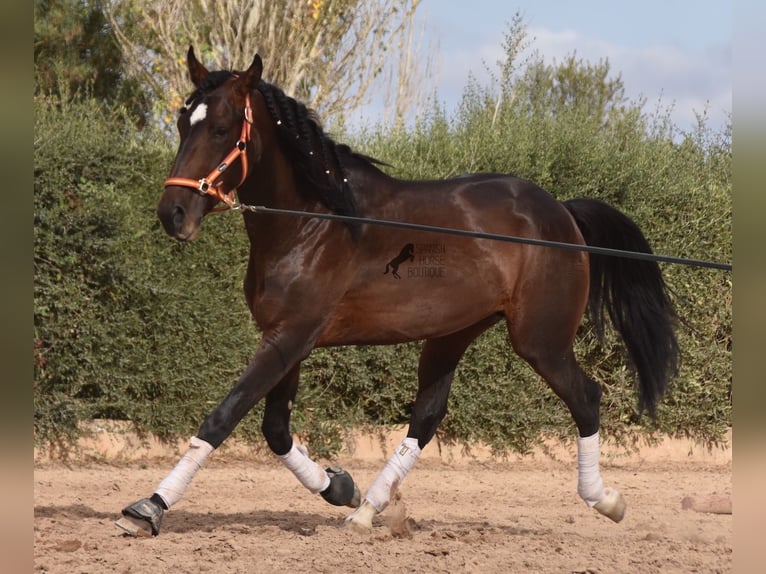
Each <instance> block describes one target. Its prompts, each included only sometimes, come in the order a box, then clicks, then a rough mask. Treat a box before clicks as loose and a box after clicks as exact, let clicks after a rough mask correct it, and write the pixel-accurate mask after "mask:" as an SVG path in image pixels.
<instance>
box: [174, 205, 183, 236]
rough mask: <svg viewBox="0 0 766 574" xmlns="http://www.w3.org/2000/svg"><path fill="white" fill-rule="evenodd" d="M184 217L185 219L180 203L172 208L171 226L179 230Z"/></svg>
mask: <svg viewBox="0 0 766 574" xmlns="http://www.w3.org/2000/svg"><path fill="white" fill-rule="evenodd" d="M185 219H186V210H185V209H184V208H183V207H181V206H180V205H176V206H175V207H174V208H173V228H174V229H175V230H176V231H178V230H180V229H181V228H182V227H183V225H184V220H185Z"/></svg>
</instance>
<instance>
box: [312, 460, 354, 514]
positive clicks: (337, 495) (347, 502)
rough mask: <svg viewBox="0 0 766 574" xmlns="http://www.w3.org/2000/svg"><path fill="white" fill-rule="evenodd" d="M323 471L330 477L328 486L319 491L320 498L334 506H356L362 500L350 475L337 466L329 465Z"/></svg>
mask: <svg viewBox="0 0 766 574" xmlns="http://www.w3.org/2000/svg"><path fill="white" fill-rule="evenodd" d="M325 472H327V476H329V477H330V486H328V487H327V488H326V489H324V490H323V491H322V492H320V494H321V495H322V498H324V499H325V500H326V501H327V502H329V503H330V504H333V505H335V506H350V507H351V508H356V507H358V506H359V504H360V503H361V502H362V495H361V494H360V493H359V489H358V488H357V487H356V484H355V483H354V479H353V478H351V475H350V474H349V473H348V472H346V471H345V470H343V469H342V468H340V467H339V466H331V467H330V468H327V469H325Z"/></svg>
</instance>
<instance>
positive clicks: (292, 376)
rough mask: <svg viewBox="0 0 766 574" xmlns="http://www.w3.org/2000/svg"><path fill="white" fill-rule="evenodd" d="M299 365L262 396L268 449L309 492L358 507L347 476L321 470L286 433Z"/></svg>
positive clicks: (337, 503)
mask: <svg viewBox="0 0 766 574" xmlns="http://www.w3.org/2000/svg"><path fill="white" fill-rule="evenodd" d="M299 371H300V366H299V365H296V366H295V367H294V368H293V369H292V370H291V371H290V372H289V373H288V374H287V376H286V377H285V378H284V379H283V380H282V381H281V382H280V383H279V384H278V385H277V386H276V387H274V388H273V389H272V390H271V391H270V392H269V394H268V395H266V408H265V410H264V414H263V425H262V427H261V428H262V431H263V436H264V437H265V438H266V443H267V444H268V445H269V448H270V449H271V451H272V452H273V453H274V454H275V455H277V458H279V460H280V461H282V463H283V464H284V465H285V467H287V469H288V470H290V472H292V473H293V474H294V475H295V477H296V478H297V479H298V481H299V482H300V483H301V484H302V485H303V486H305V487H306V488H307V489H308V490H309V492H311V493H312V494H317V493H319V494H321V495H322V497H323V498H324V499H325V500H326V501H327V502H329V503H330V504H333V505H335V506H350V507H352V508H356V507H357V506H359V502H360V498H361V496H360V493H359V489H358V488H357V487H356V484H355V483H354V480H353V478H351V475H350V474H349V473H348V472H346V471H345V470H343V469H342V468H340V467H330V468H327V469H323V468H322V467H321V466H319V465H318V464H317V463H316V462H314V461H313V460H311V458H309V456H308V451H307V450H306V448H305V447H303V446H301V445H296V444H295V443H294V441H293V438H292V433H291V432H290V415H291V413H292V408H293V402H294V401H295V394H296V392H297V390H298V379H299Z"/></svg>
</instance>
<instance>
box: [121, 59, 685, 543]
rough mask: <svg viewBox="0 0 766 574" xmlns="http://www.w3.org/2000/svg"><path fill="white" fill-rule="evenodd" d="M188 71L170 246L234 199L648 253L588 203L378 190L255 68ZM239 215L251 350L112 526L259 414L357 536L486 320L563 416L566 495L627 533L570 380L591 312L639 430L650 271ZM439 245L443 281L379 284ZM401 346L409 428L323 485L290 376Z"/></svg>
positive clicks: (590, 412)
mask: <svg viewBox="0 0 766 574" xmlns="http://www.w3.org/2000/svg"><path fill="white" fill-rule="evenodd" d="M187 64H188V69H189V75H190V78H191V81H192V83H193V84H194V86H195V89H194V91H193V93H192V94H191V96H190V97H189V98H188V100H187V101H186V105H185V107H184V108H183V109H182V110H181V113H180V115H179V117H178V122H177V127H178V131H179V134H180V143H179V147H178V152H177V155H176V158H175V161H174V163H173V166H172V168H171V171H170V175H169V178H168V179H167V181H166V182H165V190H164V193H163V195H162V197H161V199H160V201H159V205H158V208H157V213H158V216H159V219H160V220H161V222H162V225H163V226H164V228H165V230H166V231H167V233H168V234H169V235H171V236H172V237H174V238H175V239H177V240H179V241H191V240H193V239H194V238H195V237H196V236H197V235H198V233H199V231H200V226H201V224H202V221H203V218H204V217H205V216H206V215H207V214H208V213H210V212H212V211H215V210H217V209H219V207H217V206H219V204H220V203H221V202H223V203H224V204H225V205H224V208H226V207H227V206H228V207H237V203H236V202H237V199H236V197H238V198H239V201H241V202H242V204H243V205H244V204H245V203H246V202H247V204H257V205H264V206H268V207H271V208H277V209H285V210H297V211H302V212H306V213H324V214H341V215H346V216H356V217H364V218H377V219H385V220H400V221H407V222H412V223H417V224H423V225H431V226H440V227H449V228H458V229H470V230H476V231H481V232H486V233H493V234H507V235H515V236H521V237H529V238H541V239H545V240H552V241H558V242H567V243H574V244H578V245H594V246H604V247H610V248H616V249H624V250H629V251H640V252H646V253H651V249H650V247H649V244H648V243H647V240H646V238H645V237H644V235H643V234H642V232H641V230H640V229H639V228H638V227H637V225H636V224H635V223H634V222H633V221H631V220H630V219H629V218H628V217H627V216H625V215H624V214H622V213H621V212H620V211H618V210H617V209H615V208H613V207H611V206H609V205H607V204H606V203H603V202H601V201H597V200H592V199H575V200H569V201H563V202H561V201H558V200H556V199H555V198H554V197H553V196H551V195H550V194H549V193H548V192H546V191H544V190H543V189H541V188H540V187H538V186H537V185H535V184H534V183H532V182H530V181H526V180H524V179H521V178H518V177H514V176H512V175H504V174H494V173H481V174H473V175H467V176H465V175H463V176H459V177H455V178H452V179H447V180H443V181H406V180H401V179H395V178H393V177H390V176H388V175H386V174H385V173H384V172H383V171H382V170H381V169H380V168H379V167H378V166H379V165H380V162H378V161H377V160H375V159H373V158H371V157H368V156H365V155H363V154H361V153H358V152H355V151H353V150H352V149H351V148H350V147H349V146H346V145H341V144H338V143H336V142H335V141H334V140H333V139H332V138H331V137H330V136H329V135H328V134H327V133H325V131H324V130H323V129H322V127H321V126H320V124H319V122H318V121H317V119H316V117H315V116H314V115H313V113H312V112H310V111H309V110H308V109H307V108H306V106H305V105H304V104H302V103H300V102H298V101H296V100H295V99H293V98H291V97H289V96H287V95H286V94H285V93H284V92H283V91H282V90H280V89H279V88H278V87H276V86H274V85H272V84H270V83H268V82H267V81H265V80H263V79H262V77H261V76H262V71H263V63H262V61H261V58H260V56H259V55H257V54H256V56H255V58H254V59H253V62H252V64H251V65H250V67H249V68H248V69H247V70H245V71H208V70H207V69H206V68H205V67H204V65H203V64H201V63H200V62H199V61H198V60H197V58H196V56H195V54H194V50H193V48H190V49H189V51H188V54H187ZM510 143H511V142H509V145H510ZM235 190H237V193H238V196H235ZM243 217H244V225H245V229H246V230H247V234H248V237H249V240H250V253H249V261H248V266H247V273H246V275H245V279H244V293H245V297H246V299H247V304H248V306H249V309H250V311H251V313H252V317H253V319H254V321H255V322H256V324H257V326H258V328H259V329H260V331H261V333H262V339H261V341H260V343H259V344H258V346H257V348H256V349H255V353H254V355H253V357H252V360H251V361H250V363H249V365H248V366H247V368H246V369H245V371H244V372H243V373H242V375H241V376H240V378H239V380H238V381H237V382H236V384H235V385H234V386H233V388H232V389H231V391H230V392H229V393H228V395H227V396H226V397H225V398H224V399H223V402H221V403H220V405H219V406H217V407H216V408H215V409H214V410H213V411H212V412H211V413H210V414H209V415H208V416H207V417H206V418H205V420H204V421H203V422H202V425H201V426H200V428H199V431H198V433H197V435H196V436H194V437H192V439H191V443H190V447H189V449H188V451H187V452H186V453H185V454H184V456H183V457H182V458H181V459H180V461H179V462H178V463H177V465H176V466H175V467H174V468H173V470H172V471H171V472H170V473H169V474H168V475H167V476H166V478H165V479H164V480H162V481H161V483H160V484H159V485H158V486H157V488H156V489H155V491H154V492H153V494H152V495H151V496H150V497H149V498H143V499H141V500H138V501H137V502H135V503H133V504H131V505H129V506H127V507H126V508H125V509H123V511H122V515H123V516H122V518H120V519H119V520H118V521H117V522H118V526H120V527H121V528H123V529H124V530H125V531H127V532H128V533H130V534H134V535H142V536H150V535H157V534H159V532H160V528H161V524H162V519H163V516H164V514H165V512H166V511H167V510H168V509H169V508H170V507H172V506H173V505H174V504H175V503H176V502H178V501H179V500H180V499H181V497H182V495H183V494H184V491H185V490H186V488H187V487H188V485H189V483H190V481H191V480H192V478H193V477H194V475H195V473H196V472H197V471H198V470H199V469H200V467H201V466H202V465H203V464H204V462H205V460H206V459H207V458H208V457H209V455H210V454H211V453H212V452H213V451H214V450H215V449H216V448H217V447H218V446H219V445H220V444H221V443H222V442H223V441H224V440H225V439H226V438H227V437H228V436H229V435H230V434H231V432H232V431H233V430H234V428H235V427H236V426H237V424H238V423H239V422H240V420H241V419H242V418H243V417H244V416H245V414H246V413H247V412H248V411H250V410H251V409H252V408H253V406H254V405H255V404H256V403H258V401H260V400H261V399H265V401H266V403H265V411H264V415H263V424H262V431H263V435H264V437H265V439H266V442H267V444H268V446H269V448H270V449H271V451H273V453H274V454H275V455H276V457H277V458H278V459H279V460H281V461H282V462H283V463H284V465H285V466H286V467H287V468H288V469H289V470H290V471H291V472H292V473H293V474H294V475H295V476H296V478H297V479H298V480H299V481H300V483H301V484H302V485H303V486H305V487H306V488H307V489H308V490H309V491H311V492H312V493H314V494H317V493H318V494H321V495H322V496H323V497H324V499H325V500H326V501H327V502H329V503H330V504H334V505H338V506H348V507H351V508H354V510H353V511H352V512H351V514H350V515H349V516H348V518H347V519H346V522H347V524H348V525H350V526H352V527H354V528H358V529H361V530H369V529H370V528H371V527H372V519H373V517H374V515H375V514H377V513H379V512H381V511H383V509H384V508H385V507H386V505H387V504H388V503H389V501H390V500H391V497H392V494H393V491H394V490H395V489H396V488H397V487H398V485H400V484H401V483H402V481H403V480H404V478H405V477H406V476H407V474H408V473H409V472H410V471H411V470H412V468H413V466H414V465H415V463H416V461H417V460H418V457H419V455H420V453H421V451H422V449H423V448H425V446H426V445H427V444H428V442H429V441H430V440H431V439H432V438H433V436H434V433H435V432H436V429H437V426H438V425H439V423H440V422H441V420H442V419H443V417H444V416H445V414H446V411H447V396H448V394H449V390H450V385H451V383H452V380H453V376H454V373H455V369H456V367H457V365H458V362H459V361H460V358H461V357H462V355H463V353H464V352H465V350H466V349H467V348H468V346H469V345H470V344H471V342H472V341H473V340H474V339H476V338H477V337H478V336H479V335H480V334H481V333H483V332H484V331H486V330H487V329H488V328H490V327H491V326H492V325H495V324H496V323H498V322H499V321H505V325H506V327H507V329H508V335H509V338H510V344H511V346H512V348H513V350H514V351H515V352H516V353H517V354H518V355H519V356H520V357H521V358H523V359H524V360H525V361H527V362H528V363H529V364H530V365H531V366H532V368H533V369H534V370H535V371H536V372H537V373H538V374H539V375H540V376H541V377H542V378H543V379H544V380H545V381H546V382H547V383H548V384H549V385H550V387H551V389H553V391H554V392H555V393H556V395H558V396H559V397H560V398H561V400H562V401H563V402H564V404H565V405H566V406H567V407H568V409H569V411H570V412H571V415H572V417H573V419H574V422H575V424H576V426H577V430H578V438H577V468H578V483H577V492H578V494H579V496H580V497H581V498H582V499H583V500H584V501H585V503H586V504H587V506H589V507H593V508H595V510H596V511H598V512H599V513H601V514H603V515H605V516H607V517H608V518H610V519H612V520H613V521H615V522H619V521H620V520H621V519H622V518H623V515H624V513H625V509H626V503H625V500H624V498H623V497H622V495H621V494H620V493H619V492H618V491H617V490H616V489H612V488H609V487H605V486H604V482H603V480H602V477H601V474H600V468H599V404H600V398H601V389H600V386H599V384H598V383H596V382H595V381H594V380H593V379H591V378H590V377H588V376H587V375H586V374H585V373H584V372H583V370H582V369H581V367H580V366H579V365H578V363H577V360H576V359H575V356H574V352H573V340H574V339H575V334H576V332H577V330H578V326H579V325H580V322H581V320H582V318H583V315H584V314H585V312H586V311H589V314H590V317H591V319H592V322H593V325H594V326H595V328H596V330H597V331H598V333H599V334H602V333H603V328H604V324H605V315H608V317H609V318H610V319H611V322H612V324H613V325H614V327H615V328H616V331H617V332H618V333H619V335H620V336H621V338H622V340H623V341H624V344H625V346H626V348H627V351H628V354H629V359H630V363H631V365H632V366H633V367H634V369H635V371H636V373H637V378H638V384H637V389H638V406H639V411H640V412H643V411H645V410H646V411H648V413H649V414H650V415H651V416H652V417H654V416H655V408H656V405H657V402H658V401H659V399H660V398H661V397H662V395H663V392H664V391H665V389H666V385H667V382H668V380H669V379H670V378H671V377H672V376H673V375H674V374H675V372H676V370H677V361H678V352H679V350H678V344H677V341H676V337H675V332H674V330H675V324H676V319H677V317H676V314H675V311H674V309H673V305H672V303H671V301H670V298H669V297H668V293H667V290H666V287H665V284H664V281H663V278H662V276H661V273H660V269H659V266H658V264H657V263H656V262H654V261H635V260H630V261H628V260H624V259H620V258H616V257H607V256H603V255H589V254H588V253H585V252H581V251H573V250H563V249H553V248H549V247H541V246H539V245H537V246H535V245H521V244H518V243H502V242H497V241H489V240H482V239H473V238H466V237H453V236H446V235H444V236H440V235H436V234H434V233H433V232H429V231H421V230H417V231H412V230H402V229H394V230H391V229H382V228H380V227H376V226H373V225H369V224H365V223H364V222H353V221H351V222H349V221H348V220H346V221H344V222H338V221H328V220H322V219H317V218H289V217H284V216H278V215H273V214H271V215H270V214H258V213H254V212H252V211H244V210H243ZM435 244H438V247H439V249H438V251H439V253H440V266H441V269H442V271H441V272H440V273H439V274H438V276H436V277H429V276H427V275H422V274H421V275H418V274H415V275H414V277H410V276H407V277H405V278H402V279H401V280H397V281H391V280H390V279H389V278H387V277H384V276H383V275H382V274H381V271H380V270H381V269H382V268H383V266H384V265H385V264H386V263H387V262H388V261H390V259H391V256H392V255H393V254H396V253H399V252H400V250H401V248H402V245H405V246H408V245H412V246H414V247H416V246H424V245H425V246H427V245H431V246H433V245H435ZM339 254H341V255H342V256H339ZM404 259H406V258H404ZM401 263H402V264H404V263H405V261H404V260H403V261H402V262H401ZM407 341H424V343H423V346H422V351H421V354H420V359H419V366H418V375H417V376H418V390H417V394H416V398H415V403H414V406H413V408H412V413H411V419H410V423H409V428H408V430H407V434H406V436H405V437H404V438H403V439H402V441H401V443H400V444H399V446H397V448H396V449H395V450H394V452H393V453H392V454H391V457H390V459H389V460H388V462H387V463H386V465H385V466H384V468H383V469H382V470H381V472H380V474H379V475H378V476H377V478H376V479H375V480H374V481H373V483H372V485H370V486H369V488H368V489H367V491H366V493H365V495H364V496H363V497H362V496H361V493H360V490H359V488H358V487H357V485H356V484H355V482H354V480H353V478H352V477H351V475H350V474H349V473H348V472H347V471H345V470H344V469H342V468H339V467H330V468H327V469H324V468H322V467H321V466H320V465H318V464H317V463H316V462H315V461H313V460H312V459H311V458H310V457H309V456H308V452H307V450H306V449H305V448H304V447H302V446H300V445H297V444H296V443H295V442H293V439H292V436H291V433H290V414H291V409H292V406H293V401H294V399H295V396H296V392H297V389H298V382H299V371H300V366H301V362H302V361H303V360H304V359H306V357H308V356H309V354H310V353H311V352H312V350H313V349H316V348H318V347H329V346H341V345H393V344H397V343H403V342H407ZM469 384H470V383H469ZM498 392H502V390H501V389H498Z"/></svg>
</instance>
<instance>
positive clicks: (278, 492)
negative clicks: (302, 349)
mask: <svg viewBox="0 0 766 574" xmlns="http://www.w3.org/2000/svg"><path fill="white" fill-rule="evenodd" d="M401 436H403V435H402V434H394V435H392V438H391V439H390V440H389V444H387V445H385V446H383V447H381V446H380V445H379V444H378V443H377V441H376V440H375V439H372V438H363V439H359V440H357V441H356V443H355V447H354V449H353V454H344V455H342V456H341V457H340V458H339V460H338V461H333V462H334V463H335V462H340V463H341V464H342V465H343V466H344V467H345V468H346V469H347V470H349V471H350V472H351V473H352V475H353V476H354V478H355V479H356V480H357V483H359V484H360V487H361V488H362V491H364V489H365V488H366V487H367V486H368V485H369V484H370V483H371V482H372V480H373V479H374V478H375V476H376V474H377V472H378V471H379V470H380V468H381V467H382V465H383V464H384V462H385V459H386V458H387V455H388V452H389V449H390V448H391V446H392V445H394V444H396V443H398V440H399V439H400V437H401ZM104 441H106V442H104ZM394 441H395V442H394ZM114 442H115V439H114V437H113V435H110V434H104V436H102V437H101V442H100V443H98V444H90V445H89V446H87V447H86V448H85V450H84V451H83V453H82V454H81V457H80V458H79V459H78V460H77V461H69V462H67V463H66V464H64V463H61V462H56V461H51V460H49V459H45V458H42V457H39V456H38V457H37V460H36V463H35V473H34V496H35V508H34V541H35V545H34V568H35V572H51V573H66V574H75V573H93V574H95V573H102V572H103V573H110V574H127V573H144V572H151V573H152V574H160V573H165V572H168V573H170V572H172V573H186V572H189V573H196V572H226V573H232V574H234V573H260V572H264V573H267V572H268V573H273V572H284V573H285V574H288V573H293V572H333V573H337V572H381V573H383V572H385V573H394V572H408V573H412V572H414V573H421V572H450V573H456V572H481V573H486V572H512V573H515V572H535V573H537V572H541V573H547V572H551V573H553V572H555V573H562V572H563V573H599V574H602V573H603V574H606V573H622V572H624V573H636V572H641V573H645V574H648V573H655V572H657V573H659V572H662V573H663V574H668V573H676V572H678V573H690V572H731V571H732V518H733V517H732V515H731V514H715V513H710V512H696V511H693V510H688V509H682V504H681V501H682V500H683V499H684V497H686V496H696V497H703V496H708V495H713V494H717V495H723V497H724V498H728V497H729V496H730V495H731V492H732V476H731V475H732V473H731V450H730V449H725V450H715V451H713V452H709V451H706V450H705V449H703V448H701V447H699V446H695V445H693V444H690V443H686V442H684V441H666V443H664V444H663V445H661V446H660V447H658V448H652V449H642V450H641V452H640V453H638V454H633V455H631V456H613V455H611V454H610V453H609V451H608V450H606V452H605V453H604V454H603V455H602V474H603V476H604V481H605V483H606V484H607V485H608V486H614V487H616V488H618V489H619V490H621V492H622V493H623V495H624V496H625V498H626V500H627V502H628V511H627V514H626V516H625V519H624V520H623V521H622V522H621V523H619V524H614V523H612V522H611V521H610V520H609V519H607V518H605V517H602V516H600V515H599V514H597V513H596V512H595V511H593V510H590V509H588V508H587V507H586V506H585V504H584V503H583V502H582V501H581V500H580V499H579V498H578V497H577V493H576V481H577V473H576V465H575V456H574V451H573V450H570V449H567V448H559V449H556V450H555V452H554V453H553V454H554V457H553V458H551V457H549V456H545V455H542V454H540V453H538V454H537V455H535V456H532V457H526V458H523V459H522V458H519V457H511V458H510V459H507V460H496V459H493V458H492V457H490V456H489V455H488V454H487V453H484V452H476V451H475V452H474V456H472V457H470V456H468V457H467V456H463V455H462V454H461V453H460V451H459V450H457V449H443V452H442V453H441V455H440V453H439V449H438V448H437V447H436V445H430V446H429V447H428V448H427V449H426V451H425V452H424V456H423V458H422V459H421V461H420V462H419V463H418V465H417V466H416V467H415V469H414V470H413V471H412V472H411V473H410V475H409V476H408V477H407V479H406V481H405V482H404V484H403V485H402V487H401V489H400V499H399V500H398V501H397V502H395V503H394V504H392V505H390V506H389V507H388V508H387V509H386V510H385V511H384V512H383V513H382V514H381V515H379V516H378V517H376V519H375V522H374V528H373V532H372V533H370V534H358V533H355V532H353V531H350V530H348V529H346V528H345V527H344V518H345V516H346V515H347V509H344V508H337V507H332V506H329V505H328V504H327V503H325V502H324V500H322V498H321V497H319V496H318V495H317V496H313V495H311V494H310V493H308V491H306V490H305V489H303V487H301V486H300V485H299V484H298V482H297V481H296V480H295V479H294V478H293V477H292V476H291V475H290V474H289V473H288V471H287V470H285V469H284V468H282V467H281V465H279V464H278V463H276V462H275V461H274V460H273V459H271V458H270V457H263V456H260V457H254V456H245V455H243V454H242V452H237V451H236V449H231V450H229V451H222V452H220V453H216V455H215V456H214V457H213V458H212V459H211V461H210V462H209V464H208V465H207V466H206V467H205V468H204V469H202V471H201V472H200V473H199V474H198V475H197V477H196V478H195V480H194V482H193V483H192V485H191V487H190V488H189V490H188V491H187V493H186V496H185V498H184V499H183V500H182V501H181V502H179V503H178V504H177V505H176V506H174V507H173V509H172V510H171V511H170V512H169V513H167V514H166V516H165V520H164V524H163V529H162V533H161V535H160V536H159V537H156V538H151V539H148V538H132V537H129V536H127V535H124V534H122V532H121V531H120V530H118V529H117V528H116V527H115V526H114V525H113V521H114V520H115V519H117V518H119V516H120V509H121V508H122V507H123V506H125V505H126V504H129V503H131V502H133V501H135V500H136V499H138V498H142V497H144V496H148V495H149V494H151V492H152V490H153V488H154V487H155V486H156V485H157V484H158V483H159V481H160V480H162V478H164V476H165V475H166V474H167V472H168V471H169V470H170V468H172V466H173V464H174V463H175V461H176V455H175V451H172V450H171V451H170V452H168V450H167V448H165V447H162V448H164V450H162V448H160V447H157V446H156V445H155V447H154V448H153V449H147V448H145V445H144V447H142V448H135V447H134V446H131V447H130V448H126V447H125V446H124V444H123V443H120V444H121V446H120V447H119V448H117V449H116V451H115V448H113V446H114V445H113V443H114ZM107 443H108V444H111V445H112V447H110V448H107V449H106V450H105V447H104V444H107ZM175 448H176V449H177V448H178V447H175ZM88 449H90V450H88ZM158 449H159V450H158ZM94 460H97V461H98V462H94Z"/></svg>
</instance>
